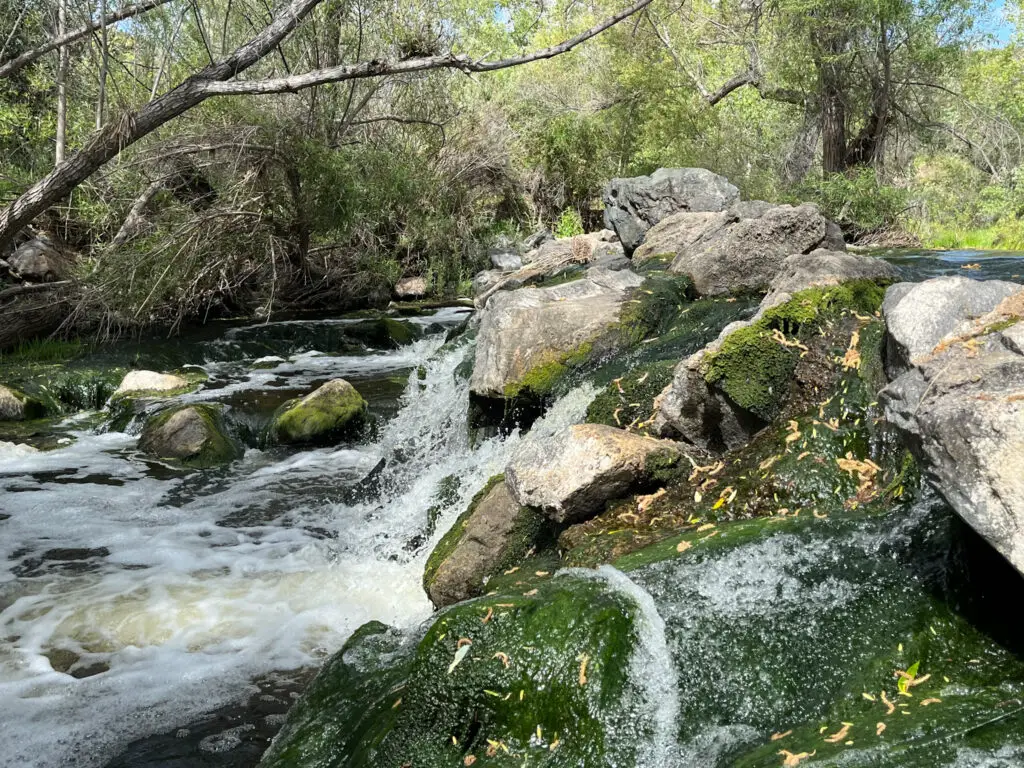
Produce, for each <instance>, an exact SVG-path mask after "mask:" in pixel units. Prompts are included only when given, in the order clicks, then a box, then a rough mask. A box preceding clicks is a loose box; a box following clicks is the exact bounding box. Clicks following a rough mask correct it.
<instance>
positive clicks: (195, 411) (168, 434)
mask: <svg viewBox="0 0 1024 768" xmlns="http://www.w3.org/2000/svg"><path fill="white" fill-rule="evenodd" d="M139 448H140V449H141V450H143V451H145V452H146V453H148V454H150V455H152V456H155V457H157V458H161V459H174V460H177V461H180V462H181V463H182V464H184V465H186V466H189V467H195V468H204V467H212V466H216V465H219V464H224V463H226V462H229V461H231V460H233V459H235V458H237V457H238V455H239V450H238V447H237V446H236V445H235V443H234V442H233V441H232V440H231V439H230V438H229V437H228V436H227V431H226V429H225V426H224V419H223V415H222V412H221V408H220V407H219V406H216V405H187V406H181V407H178V408H171V409H168V410H166V411H164V412H163V413H159V414H157V415H156V416H153V417H151V418H150V419H149V420H148V421H147V422H146V425H145V427H143V430H142V435H141V436H140V438H139Z"/></svg>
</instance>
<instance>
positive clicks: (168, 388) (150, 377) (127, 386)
mask: <svg viewBox="0 0 1024 768" xmlns="http://www.w3.org/2000/svg"><path fill="white" fill-rule="evenodd" d="M189 386H190V384H189V382H188V380H187V379H184V378H182V377H181V376H176V375H175V374H171V373H158V372H156V371H130V372H129V373H128V374H127V375H125V377H124V378H123V379H122V380H121V383H120V384H119V385H118V387H117V389H116V390H114V396H115V397H120V396H125V395H131V396H133V397H138V396H140V395H166V394H173V393H175V392H182V391H184V390H187V389H188V388H189Z"/></svg>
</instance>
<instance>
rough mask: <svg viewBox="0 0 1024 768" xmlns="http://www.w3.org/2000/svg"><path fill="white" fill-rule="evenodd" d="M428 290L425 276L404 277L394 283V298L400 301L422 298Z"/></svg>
mask: <svg viewBox="0 0 1024 768" xmlns="http://www.w3.org/2000/svg"><path fill="white" fill-rule="evenodd" d="M428 290H429V286H428V285H427V278H425V277H405V278H402V279H401V280H399V281H398V282H397V283H395V298H397V299H399V300H401V301H413V300H415V299H422V298H423V297H424V296H426V295H427V291H428Z"/></svg>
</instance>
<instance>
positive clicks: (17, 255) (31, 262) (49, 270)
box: [7, 237, 68, 283]
mask: <svg viewBox="0 0 1024 768" xmlns="http://www.w3.org/2000/svg"><path fill="white" fill-rule="evenodd" d="M7 263H8V265H9V266H10V268H11V269H12V270H14V271H15V272H16V273H17V274H18V275H19V276H20V277H21V278H23V279H25V280H30V281H32V282H35V283H50V282H54V281H57V280H63V279H64V278H65V277H67V274H68V261H67V259H66V258H65V257H64V256H63V255H62V254H61V253H60V251H58V250H57V249H56V248H55V247H54V246H53V244H52V243H50V242H48V241H47V240H46V239H44V238H41V237H39V238H33V239H32V240H29V241H28V242H26V243H23V244H22V245H20V246H18V248H17V249H16V250H15V251H14V253H13V254H11V256H10V257H9V258H8V259H7Z"/></svg>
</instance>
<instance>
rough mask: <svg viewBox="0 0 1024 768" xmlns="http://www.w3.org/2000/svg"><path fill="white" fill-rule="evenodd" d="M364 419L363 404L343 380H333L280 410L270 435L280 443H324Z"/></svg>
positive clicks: (355, 392) (354, 391) (361, 399)
mask: <svg viewBox="0 0 1024 768" xmlns="http://www.w3.org/2000/svg"><path fill="white" fill-rule="evenodd" d="M365 416H366V401H365V400H364V399H363V396H362V395H360V394H359V392H357V391H356V388H355V387H353V386H352V385H351V384H349V383H348V382H347V381H345V380H344V379H333V380H331V381H328V382H327V383H326V384H324V385H322V386H321V387H319V388H317V389H316V390H314V391H313V392H311V393H310V394H308V395H306V396H305V397H303V398H301V399H298V400H290V401H288V402H287V403H285V404H284V405H283V406H281V408H280V409H279V411H278V413H277V414H276V415H275V416H274V420H273V423H272V424H271V427H270V429H271V433H272V434H273V436H274V438H275V439H276V440H278V441H279V442H282V443H288V444H291V443H325V442H330V441H332V440H335V439H337V438H339V437H341V436H343V435H344V434H345V433H347V432H349V431H351V430H352V429H353V428H355V427H358V426H359V425H360V424H361V423H362V421H363V419H364V418H365Z"/></svg>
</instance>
